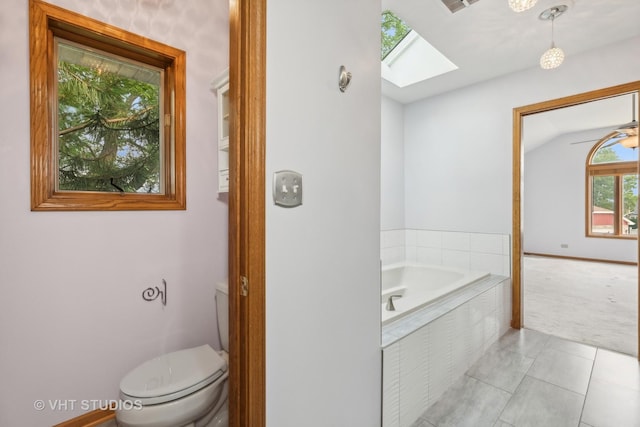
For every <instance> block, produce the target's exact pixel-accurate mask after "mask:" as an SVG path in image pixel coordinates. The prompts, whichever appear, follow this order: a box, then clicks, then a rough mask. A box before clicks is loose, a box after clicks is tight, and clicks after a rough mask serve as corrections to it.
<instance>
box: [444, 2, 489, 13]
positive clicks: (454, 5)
mask: <svg viewBox="0 0 640 427" xmlns="http://www.w3.org/2000/svg"><path fill="white" fill-rule="evenodd" d="M479 1H480V0H442V3H444V5H445V6H447V9H449V10H450V11H451V13H456V12H458V11H459V10H462V9H464V8H466V7H469V6H471V5H472V4H474V3H477V2H479Z"/></svg>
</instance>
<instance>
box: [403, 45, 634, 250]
mask: <svg viewBox="0 0 640 427" xmlns="http://www.w3.org/2000/svg"><path fill="white" fill-rule="evenodd" d="M638 43H640V38H637V37H636V38H634V39H630V40H628V41H626V42H623V43H619V44H618V45H615V46H609V47H606V48H603V49H599V50H596V51H592V52H590V53H586V54H581V55H572V54H571V53H570V52H567V58H566V60H565V62H564V64H562V66H561V67H560V68H557V69H555V70H551V71H548V70H542V69H539V68H532V69H529V70H525V71H522V72H518V73H514V74H510V75H507V76H504V77H500V78H497V79H494V80H490V81H487V82H484V83H480V84H476V85H472V86H469V87H466V88H462V89H460V90H457V91H453V92H449V93H446V94H443V95H439V96H435V97H432V98H428V99H425V100H422V101H418V102H415V103H413V104H409V105H407V106H405V111H404V114H405V131H404V134H405V177H406V186H405V202H406V207H405V209H406V217H405V226H406V228H416V229H433V230H448V231H474V232H485V233H510V232H511V173H512V168H511V156H512V140H511V139H512V110H513V108H514V107H519V106H523V105H528V104H532V103H535V102H540V101H544V100H548V99H555V98H560V97H563V96H568V95H573V94H576V93H581V92H586V91H590V90H595V89H598V88H602V87H607V86H613V85H616V84H621V83H627V82H630V81H635V80H638V79H640V56H638V55H635V56H634V55H631V56H629V55H628V52H632V51H635V50H636V49H637V46H638ZM621 57H624V58H625V61H624V66H620V67H611V66H610V64H611V63H618V62H619V58H621ZM525 174H526V171H525ZM525 197H526V196H525ZM525 239H526V236H525Z"/></svg>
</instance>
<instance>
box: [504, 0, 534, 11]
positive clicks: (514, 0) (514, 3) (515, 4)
mask: <svg viewBox="0 0 640 427" xmlns="http://www.w3.org/2000/svg"><path fill="white" fill-rule="evenodd" d="M537 1H538V0H509V7H510V8H511V10H513V11H514V12H524V11H525V10H528V9H531V8H532V7H533V6H535V5H536V2H537Z"/></svg>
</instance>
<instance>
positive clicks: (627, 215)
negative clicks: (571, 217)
mask: <svg viewBox="0 0 640 427" xmlns="http://www.w3.org/2000/svg"><path fill="white" fill-rule="evenodd" d="M620 139H621V136H620V134H619V133H617V132H613V133H612V134H610V135H608V136H607V137H605V138H604V139H602V140H600V141H599V142H598V143H597V144H596V145H595V146H594V147H593V148H592V149H591V152H590V153H589V156H588V157H587V220H586V223H587V233H586V234H587V236H588V237H614V238H634V239H635V238H637V235H638V152H637V150H636V148H627V147H624V146H623V145H622V144H619V141H620Z"/></svg>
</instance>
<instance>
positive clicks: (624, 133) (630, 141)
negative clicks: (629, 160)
mask: <svg viewBox="0 0 640 427" xmlns="http://www.w3.org/2000/svg"><path fill="white" fill-rule="evenodd" d="M609 140H611V142H609V143H608V144H607V145H603V146H602V148H605V147H611V146H612V145H615V144H621V145H622V146H623V147H625V148H636V147H638V121H637V120H636V94H635V93H633V94H632V96H631V121H630V122H629V123H626V124H624V125H622V126H619V127H618V128H616V129H615V130H614V131H613V133H612V134H611V135H609ZM595 141H599V139H589V140H586V141H576V142H572V143H571V144H582V143H585V142H595Z"/></svg>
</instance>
